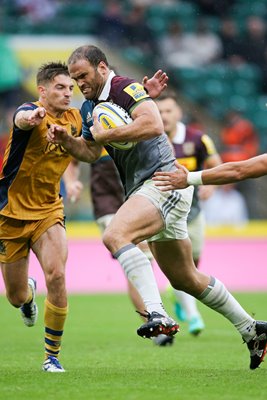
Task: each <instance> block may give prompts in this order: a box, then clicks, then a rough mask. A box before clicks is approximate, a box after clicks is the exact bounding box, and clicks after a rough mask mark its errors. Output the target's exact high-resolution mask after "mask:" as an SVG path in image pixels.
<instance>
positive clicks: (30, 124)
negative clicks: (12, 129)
mask: <svg viewBox="0 0 267 400" xmlns="http://www.w3.org/2000/svg"><path fill="white" fill-rule="evenodd" d="M45 116H46V109H45V108H44V107H37V108H35V109H34V110H22V111H19V112H18V113H17V114H16V117H15V125H16V126H17V127H18V128H20V129H22V130H24V131H27V130H30V129H32V128H34V127H35V126H38V125H40V123H41V122H42V121H43V119H44V117H45Z"/></svg>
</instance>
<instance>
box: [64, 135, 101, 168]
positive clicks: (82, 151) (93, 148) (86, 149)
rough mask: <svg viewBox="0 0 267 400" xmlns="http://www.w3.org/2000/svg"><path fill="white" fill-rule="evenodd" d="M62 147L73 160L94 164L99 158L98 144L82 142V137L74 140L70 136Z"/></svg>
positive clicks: (99, 147) (99, 148)
mask: <svg viewBox="0 0 267 400" xmlns="http://www.w3.org/2000/svg"><path fill="white" fill-rule="evenodd" d="M62 146H63V147H64V148H65V149H66V150H67V152H68V153H69V154H71V155H72V156H73V157H74V158H76V159H77V160H80V161H84V162H87V163H92V162H95V161H96V160H97V159H98V158H99V157H100V154H101V149H102V146H101V145H99V144H98V143H95V142H92V141H87V140H84V139H83V138H82V137H76V138H74V137H72V136H70V135H68V138H66V140H65V141H64V143H62Z"/></svg>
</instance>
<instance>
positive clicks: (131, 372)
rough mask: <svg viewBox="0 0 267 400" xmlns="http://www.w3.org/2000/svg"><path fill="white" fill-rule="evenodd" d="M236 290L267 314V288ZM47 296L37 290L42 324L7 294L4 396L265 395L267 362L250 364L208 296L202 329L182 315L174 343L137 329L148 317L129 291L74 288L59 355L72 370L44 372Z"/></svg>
mask: <svg viewBox="0 0 267 400" xmlns="http://www.w3.org/2000/svg"><path fill="white" fill-rule="evenodd" d="M164 297H165V296H163V298H164ZM236 297H237V298H238V300H239V301H240V302H241V304H242V305H243V306H244V307H245V309H246V310H247V311H248V312H249V313H251V314H255V316H256V318H257V319H266V318H267V293H242V294H236ZM43 300H44V297H42V296H39V297H37V302H38V305H39V320H38V322H37V325H36V326H35V327H33V328H27V327H25V326H24V325H23V323H22V321H21V320H20V315H19V311H18V310H16V309H14V308H12V307H11V306H9V304H8V303H7V300H6V299H5V297H3V296H2V297H0V309H1V361H0V399H1V400H2V399H3V400H11V399H12V400H22V399H23V400H24V399H25V400H35V399H36V400H43V399H44V400H67V399H69V400H80V399H86V400H88V399H89V400H90V399H93V400H106V399H107V400H150V399H151V400H152V399H153V400H154V399H157V400H158V399H175V400H202V399H203V400H246V399H247V400H251V399H257V400H261V399H264V400H265V399H266V396H267V362H265V363H263V364H262V367H261V368H259V369H257V370H255V371H250V370H249V368H248V365H249V353H248V350H247V348H246V345H245V344H242V339H241V337H240V336H239V334H238V333H237V332H236V330H235V329H234V328H233V327H232V326H231V324H230V323H229V322H228V321H227V320H226V319H225V318H224V317H222V316H221V315H219V314H217V313H215V312H213V311H211V310H209V309H208V308H206V307H205V306H203V305H202V304H201V305H200V309H201V312H202V314H203V317H204V319H205V323H206V330H205V331H204V332H203V333H202V334H201V336H199V337H197V338H195V337H191V336H190V335H189V333H188V332H187V326H186V325H185V324H184V323H182V324H181V331H180V333H178V334H177V335H176V339H175V343H174V345H173V346H171V347H168V348H164V347H156V346H155V345H154V344H153V343H152V341H150V340H147V339H146V340H145V339H142V338H140V337H138V336H137V335H136V329H137V328H138V326H139V325H140V323H141V320H140V319H139V317H138V315H137V314H136V313H135V312H134V310H133V307H132V305H131V303H130V300H129V299H128V297H127V295H126V294H103V295H102V294H101V295H84V296H82V295H77V296H74V295H72V296H70V297H69V305H70V312H69V316H68V320H67V323H66V326H65V334H64V339H63V345H62V352H61V358H60V360H61V362H62V365H63V366H64V368H65V369H66V371H67V372H66V373H65V374H47V373H44V372H42V371H41V364H42V361H43ZM164 300H165V305H166V308H167V309H168V310H169V311H170V312H171V309H172V308H171V304H170V302H169V300H168V299H167V298H164Z"/></svg>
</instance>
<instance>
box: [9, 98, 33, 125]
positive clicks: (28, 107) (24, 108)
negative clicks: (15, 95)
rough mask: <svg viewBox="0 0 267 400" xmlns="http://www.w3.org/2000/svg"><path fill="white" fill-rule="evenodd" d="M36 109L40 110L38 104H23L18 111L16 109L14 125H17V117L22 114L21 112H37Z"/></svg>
mask: <svg viewBox="0 0 267 400" xmlns="http://www.w3.org/2000/svg"><path fill="white" fill-rule="evenodd" d="M36 108H38V106H37V105H36V104H34V103H24V104H22V105H21V106H19V107H18V108H17V109H16V111H15V113H14V115H13V123H14V124H15V118H16V115H17V114H18V113H19V112H20V111H28V110H32V111H33V110H35V109H36Z"/></svg>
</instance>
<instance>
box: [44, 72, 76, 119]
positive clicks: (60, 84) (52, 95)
mask: <svg viewBox="0 0 267 400" xmlns="http://www.w3.org/2000/svg"><path fill="white" fill-rule="evenodd" d="M73 87H74V85H73V82H72V80H71V78H70V77H69V76H67V75H57V76H56V77H55V78H54V79H53V81H51V82H49V83H47V84H46V85H44V86H39V91H40V94H41V101H42V103H43V105H44V107H45V108H47V109H48V111H49V110H50V111H52V112H55V113H58V112H59V113H60V112H64V111H66V110H67V109H68V108H69V106H70V102H71V99H72V95H73Z"/></svg>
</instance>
